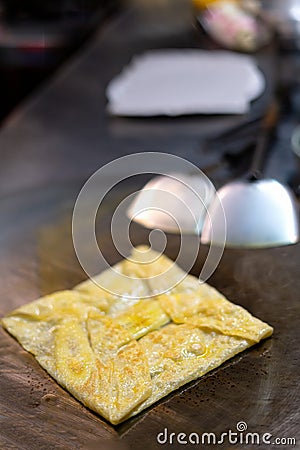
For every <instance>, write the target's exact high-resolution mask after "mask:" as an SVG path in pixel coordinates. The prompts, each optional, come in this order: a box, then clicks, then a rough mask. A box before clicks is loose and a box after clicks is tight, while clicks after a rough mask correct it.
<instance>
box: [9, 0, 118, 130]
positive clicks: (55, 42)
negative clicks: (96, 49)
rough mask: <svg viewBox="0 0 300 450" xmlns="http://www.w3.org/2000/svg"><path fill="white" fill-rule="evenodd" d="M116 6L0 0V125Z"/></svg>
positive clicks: (112, 2) (98, 1)
mask: <svg viewBox="0 0 300 450" xmlns="http://www.w3.org/2000/svg"><path fill="white" fill-rule="evenodd" d="M118 7H119V1H118V0H0V95H1V101H0V126H1V123H3V120H4V119H5V117H6V116H7V115H8V114H9V113H10V112H11V111H12V110H13V108H14V107H15V106H16V105H17V104H18V103H19V102H20V101H22V100H23V99H24V98H25V97H26V96H27V95H28V94H30V93H31V92H32V91H33V89H35V88H36V87H37V86H38V85H39V84H40V83H41V82H43V81H44V80H45V78H46V77H48V76H49V75H50V74H52V73H53V72H54V71H55V70H56V69H57V68H58V67H59V66H60V65H61V64H62V63H63V62H64V61H65V60H66V59H67V58H68V57H69V56H70V55H71V54H72V53H73V52H74V51H75V50H77V49H78V48H79V47H80V46H81V45H82V44H83V42H84V41H85V40H86V39H87V38H88V37H89V36H90V35H91V34H92V33H93V31H94V30H95V29H96V27H98V26H99V24H100V23H103V22H104V21H105V20H106V19H107V18H108V17H109V16H110V15H111V14H113V13H114V11H115V10H116V9H117V8H118Z"/></svg>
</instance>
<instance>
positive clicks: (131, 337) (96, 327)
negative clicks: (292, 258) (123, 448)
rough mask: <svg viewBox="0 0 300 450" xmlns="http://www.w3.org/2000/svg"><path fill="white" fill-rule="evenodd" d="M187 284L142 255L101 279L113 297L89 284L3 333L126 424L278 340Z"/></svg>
mask: <svg viewBox="0 0 300 450" xmlns="http://www.w3.org/2000/svg"><path fill="white" fill-rule="evenodd" d="M141 250H142V251H141ZM143 254H144V255H147V256H145V258H148V259H144V260H143ZM141 255H142V256H141ZM120 274H121V275H126V276H127V277H128V278H127V279H126V278H125V277H120ZM184 276H185V274H184V272H183V271H182V269H180V268H179V267H178V266H176V265H175V264H174V263H173V262H172V261H171V260H169V259H168V258H167V257H166V256H159V255H158V254H157V253H155V252H153V251H150V252H149V251H148V252H145V247H139V248H138V249H135V250H134V252H133V254H132V255H131V258H130V260H123V261H122V262H120V263H118V264H117V265H116V266H114V267H113V268H111V269H108V271H105V272H103V273H102V274H100V275H98V276H97V277H96V280H97V281H98V282H99V284H100V285H101V286H102V280H103V279H105V281H106V285H105V289H104V288H103V287H100V286H98V285H97V284H95V283H94V282H93V281H91V280H89V281H86V282H83V283H81V284H80V285H78V286H76V287H75V288H74V289H73V290H69V291H61V292H56V293H54V294H51V295H48V296H45V297H43V298H41V299H38V300H36V301H34V302H31V303H29V304H27V305H24V306H22V307H20V308H18V309H16V310H15V311H13V312H12V313H10V314H8V315H7V316H6V317H5V318H4V319H2V324H3V326H4V328H6V330H7V331H8V332H9V333H11V334H12V335H13V336H14V337H15V338H16V339H17V340H18V341H19V342H20V343H21V345H22V346H23V347H24V348H25V349H26V350H27V351H29V352H31V353H32V354H33V355H34V356H35V357H36V359H37V361H38V362H39V363H40V365H41V366H42V367H43V368H44V369H45V370H46V371H47V372H48V373H49V374H50V375H51V376H52V377H53V378H54V379H55V380H56V381H57V382H58V383H59V384H61V386H63V387H64V388H66V389H67V390H68V391H69V392H70V393H71V394H72V395H74V397H76V398H77V399H78V400H80V401H81V402H82V403H83V404H84V405H86V406H87V407H89V408H91V409H92V410H94V411H96V412H98V413H99V414H100V415H101V416H103V417H105V418H106V419H107V420H109V421H110V422H111V423H113V424H118V423H120V422H122V421H124V420H126V419H127V418H129V417H131V416H133V415H135V414H138V413H139V412H140V411H142V410H143V409H145V408H147V407H148V406H150V405H152V404H153V403H155V402H156V401H157V400H159V399H161V398H162V397H164V396H166V395H167V394H169V393H170V392H172V391H174V390H176V389H177V388H179V387H180V386H182V385H184V384H185V383H188V382H190V381H192V380H195V379H197V378H198V377H200V376H202V375H204V374H205V373H207V372H209V371H210V370H212V369H214V368H216V367H218V366H220V365H221V364H222V363H223V362H225V361H226V360H228V359H229V358H231V357H233V356H234V355H236V354H237V353H239V352H241V351H243V350H245V349H246V348H248V347H250V346H251V345H253V344H254V343H256V342H259V341H260V340H261V339H264V338H266V337H269V336H270V335H271V334H272V332H273V329H272V327H270V326H269V325H268V324H266V323H264V322H262V321H261V320H259V319H257V318H255V317H253V316H252V315H251V314H250V313H249V312H248V311H246V310H245V309H244V308H242V307H240V306H238V305H235V304H233V303H231V302H229V301H228V300H227V299H226V298H225V297H224V296H223V295H222V294H221V293H219V292H218V291H217V290H216V289H214V288H212V287H211V286H209V285H208V284H205V283H204V284H203V283H202V284H201V283H200V282H199V280H198V279H197V278H195V277H193V276H191V275H187V276H185V277H184ZM151 277H153V278H151ZM168 277H169V278H168ZM131 278H132V282H130V280H131ZM149 278H150V279H149ZM154 280H155V281H154ZM178 280H179V281H178ZM171 285H174V287H172V288H170V289H169V290H168V291H166V292H165V293H163V294H161V292H163V291H164V290H165V289H166V288H167V287H168V286H171ZM116 286H117V287H118V290H119V291H120V289H121V291H122V292H121V293H122V295H121V296H119V295H115V294H114V292H115V291H114V288H115V287H116ZM158 292H159V293H160V295H157V293H158ZM118 294H119V292H118ZM137 294H138V295H137ZM139 297H140V298H139Z"/></svg>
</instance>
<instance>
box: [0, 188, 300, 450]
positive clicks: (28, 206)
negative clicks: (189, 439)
mask: <svg viewBox="0 0 300 450" xmlns="http://www.w3.org/2000/svg"><path fill="white" fill-rule="evenodd" d="M129 190H130V188H129ZM77 193H78V187H75V188H73V187H72V186H71V185H69V186H57V187H51V188H45V189H41V190H38V191H37V190H32V191H24V192H23V193H21V194H18V195H14V196H11V197H7V198H4V199H2V200H1V202H0V207H1V217H2V221H1V225H0V227H1V228H0V299H1V300H0V302H1V303H0V312H1V315H3V314H5V313H7V312H8V311H10V310H12V309H13V308H16V307H18V306H20V305H22V304H24V303H27V302H29V301H32V300H34V299H36V298H37V297H39V296H41V295H45V294H48V293H50V292H53V291H55V290H59V289H67V288H71V287H73V286H74V285H75V284H77V283H78V282H80V281H81V280H83V279H84V278H85V274H84V272H83V270H82V269H81V267H80V266H79V263H78V262H77V260H76V256H75V253H74V250H73V246H72V240H71V212H72V207H73V203H74V200H75V198H76V194H77ZM124 193H125V191H124V187H123V188H122V187H120V188H119V190H118V189H117V190H116V191H115V192H114V193H112V195H111V198H110V200H109V201H108V202H106V206H105V207H104V209H102V212H101V217H100V218H99V220H100V225H101V224H102V226H101V229H102V232H101V237H100V240H101V242H102V245H103V249H104V252H105V255H106V256H107V258H108V260H109V262H110V263H112V264H113V263H115V262H117V261H118V259H119V258H120V257H119V256H118V254H117V252H116V251H115V250H114V248H113V246H112V242H111V240H110V237H109V233H108V228H107V227H106V225H107V224H109V221H110V216H111V213H112V210H113V208H114V204H117V203H118V201H119V200H120V199H121V198H122V197H123V196H124V195H125V194H124ZM105 224H106V225H105ZM132 236H133V240H134V243H135V244H139V243H147V239H148V232H147V231H146V230H144V229H143V228H141V227H138V226H135V227H134V229H133V230H132ZM176 239H178V238H177V237H175V236H173V237H172V236H169V244H168V246H167V250H166V253H167V255H168V256H170V257H175V256H176V248H177V246H178V241H177V240H176ZM193 239H195V237H192V238H191V241H190V243H188V245H191V246H192V245H195V241H194V240H193ZM206 252H207V248H203V249H201V251H200V255H199V258H198V260H197V262H196V264H195V266H194V267H193V270H192V273H194V274H195V275H197V273H198V272H199V269H200V267H201V265H202V263H203V258H205V255H206ZM299 263H300V246H299V245H295V246H289V247H281V248H274V249H268V250H265V249H264V250H252V251H250V250H232V249H231V250H226V251H225V253H224V256H223V259H222V261H221V264H220V266H219V267H218V269H217V271H216V272H215V273H214V275H213V277H212V278H211V279H210V283H211V284H212V285H214V286H215V287H216V288H218V289H219V290H220V291H222V292H223V293H224V294H225V295H226V296H227V297H228V298H229V299H230V300H231V301H233V302H236V303H239V304H241V305H242V306H244V307H246V308H247V309H249V310H250V311H251V313H253V314H254V315H255V316H257V317H259V318H261V319H262V320H265V321H266V322H268V323H270V324H271V325H272V326H274V328H275V332H274V336H273V337H272V338H271V339H268V340H266V341H264V342H262V343H261V344H259V345H256V346H254V347H253V348H251V349H249V350H247V351H245V352H243V353H242V354H240V355H238V356H237V357H235V358H233V359H232V360H230V361H228V362H227V363H225V364H224V365H222V366H221V367H220V368H218V369H216V370H214V371H213V372H211V373H209V374H208V375H206V376H204V377H203V378H201V379H198V380H196V381H195V382H193V383H191V384H189V385H186V386H184V387H182V388H181V389H179V390H178V391H176V392H174V393H173V394H171V395H169V396H168V397H167V398H165V399H163V400H162V401H160V402H159V403H157V404H155V405H154V406H153V407H151V408H149V409H148V410H146V411H145V412H143V413H141V414H140V415H139V416H137V417H135V418H133V419H131V420H129V421H126V422H124V423H123V424H121V425H119V426H117V427H113V426H111V425H110V424H109V423H107V422H105V421H104V420H103V419H102V418H101V417H100V416H98V415H97V414H95V413H93V412H91V411H89V410H88V409H86V408H85V407H84V406H82V405H81V404H80V403H79V402H78V401H77V400H75V399H74V398H73V397H72V396H71V395H70V394H69V393H68V392H66V391H65V390H64V389H63V388H61V387H60V386H59V385H58V384H57V383H56V382H55V381H54V380H53V379H52V378H51V377H50V376H49V375H48V374H47V373H46V372H45V371H44V370H43V369H42V368H41V367H40V366H39V364H38V363H37V362H36V361H35V359H34V357H33V356H32V355H30V354H29V353H27V352H26V351H24V350H23V349H22V347H21V346H20V345H19V344H18V343H17V342H16V341H15V340H14V339H13V338H12V337H11V336H9V335H8V334H7V333H6V332H5V331H4V330H2V329H1V330H0V383H1V398H0V417H1V418H0V423H1V428H0V429H1V431H0V448H1V449H3V450H23V449H24V450H35V449H43V450H53V449H59V450H73V449H74V450H75V449H83V450H89V449H97V450H98V449H100V450H101V449H103V450H104V449H105V450H110V449H115V448H116V449H118V448H120V449H124V448H125V449H126V448H130V449H133V450H140V449H141V448H143V449H145V450H146V449H154V448H162V446H161V445H159V444H158V443H157V438H156V437H157V434H158V433H160V432H162V431H163V430H164V429H165V428H167V429H168V431H169V433H171V432H175V433H180V432H182V433H186V434H189V433H191V432H197V433H199V434H201V433H204V432H207V433H210V432H214V433H216V434H217V435H221V433H222V432H226V431H228V430H229V429H231V430H232V431H236V424H237V423H238V422H240V421H244V422H246V423H247V425H248V431H249V432H256V433H260V434H261V435H263V434H264V433H270V434H272V436H273V439H275V438H276V437H294V438H297V437H298V439H299V438H300V434H299V433H300V425H299V416H300V414H299V400H300V388H299V370H300V347H299V337H300V328H299V318H300V299H299V292H300V277H299ZM192 447H193V448H195V446H191V448H192ZM242 447H243V446H242V445H235V446H234V447H232V448H242ZM164 448H182V445H179V444H176V443H175V444H172V445H171V444H166V445H165V446H164ZM185 448H189V446H187V445H185ZM202 448H209V446H208V445H206V446H203V447H202ZM212 448H231V446H230V444H229V443H228V442H227V443H226V442H225V443H224V444H223V445H222V446H219V447H217V446H214V447H213V446H212ZM251 448H256V446H255V445H252V446H251ZM257 448H270V446H264V445H260V446H259V447H257ZM271 448H272V447H271ZM276 448H281V447H280V446H276Z"/></svg>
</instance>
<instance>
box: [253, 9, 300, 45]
mask: <svg viewBox="0 0 300 450" xmlns="http://www.w3.org/2000/svg"><path fill="white" fill-rule="evenodd" d="M261 4H262V9H263V14H264V16H265V17H266V18H267V20H268V21H269V22H271V23H272V24H273V25H274V27H275V28H276V29H277V31H278V34H279V37H280V39H281V42H282V43H283V45H284V46H285V47H289V48H300V0H261Z"/></svg>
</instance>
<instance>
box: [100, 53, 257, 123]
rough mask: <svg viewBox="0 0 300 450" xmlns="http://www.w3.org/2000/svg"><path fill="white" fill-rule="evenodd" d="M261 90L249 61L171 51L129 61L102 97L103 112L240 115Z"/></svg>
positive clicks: (224, 55) (242, 57)
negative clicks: (104, 102) (104, 108)
mask: <svg viewBox="0 0 300 450" xmlns="http://www.w3.org/2000/svg"><path fill="white" fill-rule="evenodd" d="M264 88H265V79H264V77H263V75H262V73H261V72H260V70H259V69H258V68H257V66H256V64H255V62H254V60H253V59H252V58H251V57H250V56H247V55H239V54H237V53H233V52H229V51H205V50H197V49H183V50H176V49H174V50H152V51H148V52H146V53H144V54H142V55H139V56H136V57H134V58H133V60H132V61H131V62H130V64H129V65H128V66H127V67H126V68H125V69H124V70H123V71H122V73H121V74H120V75H118V76H117V77H115V78H114V79H113V80H112V81H111V82H110V83H109V85H108V87H107V91H106V94H107V98H108V110H109V112H110V113H111V114H115V115H121V116H155V115H169V116H177V115H182V114H199V113H200V114H244V113H245V112H247V111H248V109H249V106H250V102H251V101H252V100H253V99H255V98H256V97H258V96H259V95H260V94H261V93H262V92H263V90H264Z"/></svg>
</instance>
